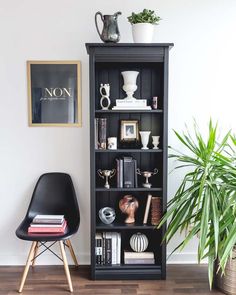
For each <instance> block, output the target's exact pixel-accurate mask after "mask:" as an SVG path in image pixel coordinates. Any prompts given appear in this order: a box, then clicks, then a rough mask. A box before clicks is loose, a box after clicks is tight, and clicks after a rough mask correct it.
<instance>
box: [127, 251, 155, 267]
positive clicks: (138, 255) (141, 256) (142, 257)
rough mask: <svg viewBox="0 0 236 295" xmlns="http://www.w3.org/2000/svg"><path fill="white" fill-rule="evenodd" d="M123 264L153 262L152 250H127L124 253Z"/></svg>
mask: <svg viewBox="0 0 236 295" xmlns="http://www.w3.org/2000/svg"><path fill="white" fill-rule="evenodd" d="M124 263H125V264H155V258H154V253H153V252H128V251H125V253H124Z"/></svg>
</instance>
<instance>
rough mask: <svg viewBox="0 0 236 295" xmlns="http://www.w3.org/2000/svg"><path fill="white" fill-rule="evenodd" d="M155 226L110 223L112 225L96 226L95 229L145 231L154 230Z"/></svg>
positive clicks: (101, 224)
mask: <svg viewBox="0 0 236 295" xmlns="http://www.w3.org/2000/svg"><path fill="white" fill-rule="evenodd" d="M155 227H156V226H155V225H148V224H147V225H145V224H125V223H116V222H115V223H112V224H103V223H100V224H97V225H96V228H97V229H98V230H122V229H125V230H129V229H130V230H138V229H139V230H145V229H155Z"/></svg>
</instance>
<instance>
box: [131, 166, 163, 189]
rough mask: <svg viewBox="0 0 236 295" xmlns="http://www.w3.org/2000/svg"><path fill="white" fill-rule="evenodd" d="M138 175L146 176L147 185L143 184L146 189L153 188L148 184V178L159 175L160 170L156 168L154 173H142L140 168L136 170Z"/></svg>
mask: <svg viewBox="0 0 236 295" xmlns="http://www.w3.org/2000/svg"><path fill="white" fill-rule="evenodd" d="M136 173H137V174H139V175H142V176H144V177H145V178H146V181H145V183H143V187H145V188H151V186H152V184H151V183H149V182H148V178H149V177H151V176H153V175H155V174H157V173H158V169H157V168H155V169H154V170H153V172H151V171H142V172H141V171H140V169H139V168H138V169H137V170H136Z"/></svg>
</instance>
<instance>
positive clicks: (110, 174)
mask: <svg viewBox="0 0 236 295" xmlns="http://www.w3.org/2000/svg"><path fill="white" fill-rule="evenodd" d="M97 172H98V175H99V176H100V177H101V178H103V179H104V178H105V179H106V182H105V185H104V187H105V188H110V184H109V183H108V178H109V177H110V178H112V177H113V176H114V175H115V174H116V169H112V170H101V169H99V170H98V171H97Z"/></svg>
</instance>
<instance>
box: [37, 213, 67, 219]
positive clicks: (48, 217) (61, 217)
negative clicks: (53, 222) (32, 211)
mask: <svg viewBox="0 0 236 295" xmlns="http://www.w3.org/2000/svg"><path fill="white" fill-rule="evenodd" d="M34 218H35V219H63V218H64V215H40V214H38V215H36V216H35V217H34Z"/></svg>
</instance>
